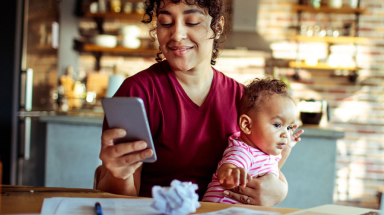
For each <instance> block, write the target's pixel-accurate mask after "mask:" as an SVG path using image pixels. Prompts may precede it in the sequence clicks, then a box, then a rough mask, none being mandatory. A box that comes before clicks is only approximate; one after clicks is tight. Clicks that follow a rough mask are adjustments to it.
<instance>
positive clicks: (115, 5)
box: [110, 0, 121, 13]
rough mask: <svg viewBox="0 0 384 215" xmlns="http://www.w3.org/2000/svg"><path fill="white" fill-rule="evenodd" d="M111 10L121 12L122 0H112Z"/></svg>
mask: <svg viewBox="0 0 384 215" xmlns="http://www.w3.org/2000/svg"><path fill="white" fill-rule="evenodd" d="M110 3H111V11H112V12H115V13H120V11H121V1H120V0H111V2H110Z"/></svg>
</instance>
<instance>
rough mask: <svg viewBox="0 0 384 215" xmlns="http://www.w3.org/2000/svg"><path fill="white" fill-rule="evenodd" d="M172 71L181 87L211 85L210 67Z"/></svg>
mask: <svg viewBox="0 0 384 215" xmlns="http://www.w3.org/2000/svg"><path fill="white" fill-rule="evenodd" d="M174 73H175V76H176V78H177V80H178V81H179V83H180V84H181V85H182V86H183V88H184V87H187V88H190V87H193V88H195V89H202V88H206V86H207V85H209V86H210V85H211V83H212V79H213V70H212V67H209V68H206V69H204V70H188V71H174Z"/></svg>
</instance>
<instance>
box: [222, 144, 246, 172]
mask: <svg viewBox="0 0 384 215" xmlns="http://www.w3.org/2000/svg"><path fill="white" fill-rule="evenodd" d="M224 163H230V164H233V165H235V166H237V167H240V168H244V169H246V170H247V171H249V169H250V168H251V164H252V154H251V153H250V152H249V151H248V150H247V149H245V148H242V147H239V146H232V147H228V148H227V149H226V150H225V152H224V155H223V159H222V160H221V165H223V164H224Z"/></svg>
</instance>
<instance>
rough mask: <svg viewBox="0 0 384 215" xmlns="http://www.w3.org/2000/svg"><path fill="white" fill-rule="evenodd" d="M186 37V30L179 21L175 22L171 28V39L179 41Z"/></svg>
mask: <svg viewBox="0 0 384 215" xmlns="http://www.w3.org/2000/svg"><path fill="white" fill-rule="evenodd" d="M185 38H187V32H186V28H185V26H183V25H182V24H180V23H176V24H175V25H174V26H173V28H172V36H171V39H172V40H174V41H176V42H179V41H181V40H183V39H185Z"/></svg>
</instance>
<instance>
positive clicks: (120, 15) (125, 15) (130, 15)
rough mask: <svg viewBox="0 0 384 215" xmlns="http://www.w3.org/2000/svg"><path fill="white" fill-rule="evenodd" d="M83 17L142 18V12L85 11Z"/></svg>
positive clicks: (138, 19)
mask: <svg viewBox="0 0 384 215" xmlns="http://www.w3.org/2000/svg"><path fill="white" fill-rule="evenodd" d="M84 17H88V18H110V19H122V20H136V21H141V20H143V17H144V14H138V13H113V12H105V13H90V12H87V13H85V14H84Z"/></svg>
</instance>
